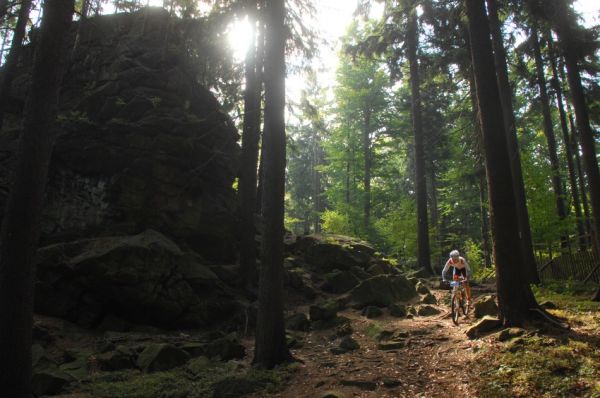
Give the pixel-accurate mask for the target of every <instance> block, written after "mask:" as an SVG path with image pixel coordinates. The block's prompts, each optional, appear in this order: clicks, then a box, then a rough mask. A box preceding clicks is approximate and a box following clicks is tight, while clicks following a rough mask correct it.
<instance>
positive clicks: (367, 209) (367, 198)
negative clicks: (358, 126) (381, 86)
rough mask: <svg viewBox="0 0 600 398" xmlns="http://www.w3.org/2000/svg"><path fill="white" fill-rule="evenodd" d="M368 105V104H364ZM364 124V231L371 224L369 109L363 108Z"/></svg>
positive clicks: (367, 229)
mask: <svg viewBox="0 0 600 398" xmlns="http://www.w3.org/2000/svg"><path fill="white" fill-rule="evenodd" d="M366 106H367V107H368V106H369V104H366ZM364 122H365V125H364V130H363V137H362V138H363V156H364V158H365V170H364V176H363V184H364V189H365V192H364V203H363V216H364V227H365V232H367V231H369V226H370V225H371V134H370V133H371V110H370V109H365V120H364Z"/></svg>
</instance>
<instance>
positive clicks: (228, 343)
mask: <svg viewBox="0 0 600 398" xmlns="http://www.w3.org/2000/svg"><path fill="white" fill-rule="evenodd" d="M205 353H206V355H207V356H208V357H210V358H218V359H220V360H222V361H229V360H230V359H241V358H243V357H244V356H245V355H246V348H245V347H244V346H243V345H241V344H240V343H239V341H238V340H237V338H236V337H235V334H234V333H232V334H230V335H227V336H225V337H221V338H219V339H216V340H213V341H211V342H210V343H208V344H207V345H206V350H205Z"/></svg>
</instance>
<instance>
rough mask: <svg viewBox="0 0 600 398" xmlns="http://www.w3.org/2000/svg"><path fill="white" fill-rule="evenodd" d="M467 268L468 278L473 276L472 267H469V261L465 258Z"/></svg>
mask: <svg viewBox="0 0 600 398" xmlns="http://www.w3.org/2000/svg"><path fill="white" fill-rule="evenodd" d="M465 268H466V269H467V278H471V267H469V263H468V262H467V260H466V259H465Z"/></svg>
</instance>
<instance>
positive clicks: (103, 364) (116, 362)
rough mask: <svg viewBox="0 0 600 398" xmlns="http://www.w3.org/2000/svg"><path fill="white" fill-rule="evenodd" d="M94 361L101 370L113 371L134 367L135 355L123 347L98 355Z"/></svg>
mask: <svg viewBox="0 0 600 398" xmlns="http://www.w3.org/2000/svg"><path fill="white" fill-rule="evenodd" d="M96 361H97V363H98V366H99V368H100V369H101V370H105V371H109V372H112V371H115V370H123V369H132V368H134V367H135V353H134V352H133V350H132V349H130V348H127V347H125V346H118V347H117V348H116V350H115V351H110V352H107V353H103V354H99V355H97V356H96Z"/></svg>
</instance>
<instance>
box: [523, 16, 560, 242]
mask: <svg viewBox="0 0 600 398" xmlns="http://www.w3.org/2000/svg"><path fill="white" fill-rule="evenodd" d="M531 40H532V43H533V53H534V59H535V71H536V75H537V83H538V87H539V89H540V103H541V105H542V115H543V117H544V135H545V136H546V142H547V143H548V158H549V159H550V168H551V169H552V189H553V190H554V196H555V198H556V213H557V214H558V218H559V219H560V220H561V221H563V220H564V219H565V217H566V216H567V212H566V209H565V202H564V194H563V190H562V186H563V185H562V181H561V178H560V165H559V162H558V153H557V145H556V136H555V135H554V123H553V122H552V115H551V113H550V99H549V97H548V91H547V89H546V77H545V75H544V62H543V60H542V53H541V50H540V43H539V40H538V32H537V28H536V27H533V28H532V29H531ZM561 229H562V223H561ZM560 241H561V247H563V248H565V247H566V246H567V237H566V236H565V233H564V231H561V238H560Z"/></svg>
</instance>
